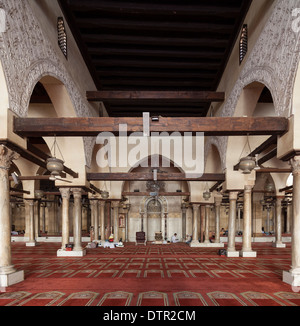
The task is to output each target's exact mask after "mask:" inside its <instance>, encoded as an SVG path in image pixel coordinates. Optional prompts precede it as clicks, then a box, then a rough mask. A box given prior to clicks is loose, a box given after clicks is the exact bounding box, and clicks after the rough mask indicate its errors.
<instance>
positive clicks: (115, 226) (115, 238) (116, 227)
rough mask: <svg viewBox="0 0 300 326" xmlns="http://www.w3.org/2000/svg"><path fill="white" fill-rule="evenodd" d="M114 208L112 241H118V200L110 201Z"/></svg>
mask: <svg viewBox="0 0 300 326" xmlns="http://www.w3.org/2000/svg"><path fill="white" fill-rule="evenodd" d="M112 205H113V209H114V242H119V206H120V201H114V202H112Z"/></svg>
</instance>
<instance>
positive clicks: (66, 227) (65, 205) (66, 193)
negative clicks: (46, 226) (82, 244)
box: [59, 188, 71, 250]
mask: <svg viewBox="0 0 300 326" xmlns="http://www.w3.org/2000/svg"><path fill="white" fill-rule="evenodd" d="M59 191H60V193H61V198H62V208H61V213H62V214H61V221H62V225H61V227H62V231H61V249H62V250H65V249H66V245H67V244H69V243H70V218H69V216H70V215H69V209H70V195H71V191H70V188H60V189H59Z"/></svg>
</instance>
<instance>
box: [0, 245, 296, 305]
mask: <svg viewBox="0 0 300 326" xmlns="http://www.w3.org/2000/svg"><path fill="white" fill-rule="evenodd" d="M58 248H59V244H55V243H42V244H39V245H38V246H37V247H33V248H32V247H25V244H22V243H13V245H12V257H13V263H14V265H15V267H16V268H17V269H19V270H24V271H25V281H24V282H22V283H19V284H16V285H14V286H11V287H9V288H6V289H5V290H4V291H3V292H0V306H57V307H62V306H103V307H104V306H110V307H113V306H115V307H117V306H119V307H120V306H135V307H137V306H140V307H142V306H148V307H149V306H162V307H163V306H165V307H170V306H174V307H175V306H178V307H180V306H181V307H188V306H192V307H194V306H203V307H204V306H299V305H300V291H299V292H298V293H297V292H295V289H292V288H291V286H289V285H288V284H285V283H283V282H282V272H283V271H284V270H285V271H287V270H289V269H290V262H291V249H290V245H288V247H287V248H283V249H276V248H273V247H271V244H255V248H254V249H255V250H256V251H257V254H258V255H257V258H248V259H246V258H226V257H220V256H218V250H217V249H215V248H190V247H188V246H187V245H185V244H174V245H164V246H163V245H161V246H155V245H151V244H149V245H147V246H146V247H144V246H135V245H134V244H126V245H125V247H124V248H115V249H109V248H106V249H104V248H96V249H88V250H87V255H86V256H84V257H82V258H75V257H73V258H58V257H56V251H57V249H58ZM299 290H300V289H299Z"/></svg>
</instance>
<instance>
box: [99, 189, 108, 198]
mask: <svg viewBox="0 0 300 326" xmlns="http://www.w3.org/2000/svg"><path fill="white" fill-rule="evenodd" d="M101 197H102V198H103V199H107V198H108V197H109V192H108V191H102V192H101Z"/></svg>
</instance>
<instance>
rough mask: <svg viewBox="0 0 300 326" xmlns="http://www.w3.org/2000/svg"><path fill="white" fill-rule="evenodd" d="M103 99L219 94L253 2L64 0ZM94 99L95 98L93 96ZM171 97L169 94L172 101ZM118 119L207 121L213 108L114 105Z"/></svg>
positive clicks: (170, 103)
mask: <svg viewBox="0 0 300 326" xmlns="http://www.w3.org/2000/svg"><path fill="white" fill-rule="evenodd" d="M58 2H59V4H60V6H61V8H62V10H63V13H64V16H65V18H66V20H67V23H68V24H69V26H70V28H71V31H72V33H73V35H74V37H75V39H76V41H77V44H78V46H79V49H80V51H81V53H82V56H83V58H84V60H85V62H86V65H87V67H88V69H89V71H90V74H91V76H92V78H93V80H94V82H95V84H96V87H97V89H98V90H99V91H127V92H133V91H134V92H139V91H164V92H184V91H189V92H192V91H198V92H199V91H216V89H217V86H218V84H219V82H220V78H221V76H222V74H223V72H224V69H225V66H226V63H227V61H228V58H229V55H230V53H231V51H232V48H233V45H234V42H235V41H236V39H237V38H238V37H239V35H240V31H241V27H242V24H243V20H244V17H245V15H246V13H247V11H248V9H249V6H250V4H251V0H226V1H224V0H184V1H183V0H180V1H179V0H84V1H82V0H59V1H58ZM86 91H91V90H86ZM165 94H167V93H165ZM104 104H105V106H106V109H107V111H108V113H109V115H110V116H111V117H123V116H126V117H130V116H133V117H135V116H139V117H140V116H142V113H143V112H150V113H151V115H161V116H168V117H176V116H190V117H192V116H198V117H204V116H206V115H207V112H208V109H209V105H210V102H209V101H208V102H207V101H203V102H199V100H195V101H191V100H190V101H177V100H176V99H170V100H166V98H164V99H161V100H160V99H159V98H157V100H156V101H153V100H152V101H150V102H149V101H143V100H139V101H137V100H135V101H132V100H131V99H128V98H127V99H126V98H125V99H124V100H123V101H120V99H118V100H117V101H115V100H114V99H113V98H110V99H106V100H105V101H104Z"/></svg>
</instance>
